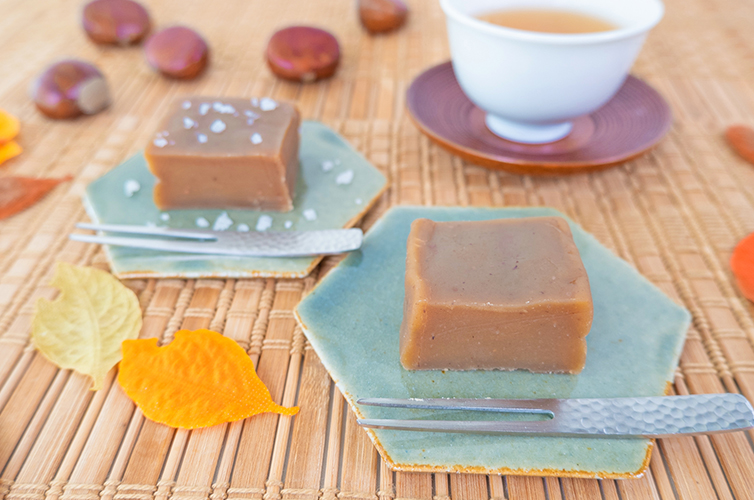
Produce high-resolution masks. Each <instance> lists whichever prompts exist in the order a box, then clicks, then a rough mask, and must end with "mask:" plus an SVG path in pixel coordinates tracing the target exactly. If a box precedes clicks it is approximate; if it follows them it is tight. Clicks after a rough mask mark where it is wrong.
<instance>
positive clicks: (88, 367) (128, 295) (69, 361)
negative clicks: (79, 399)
mask: <svg viewBox="0 0 754 500" xmlns="http://www.w3.org/2000/svg"><path fill="white" fill-rule="evenodd" d="M51 285H52V286H54V287H56V288H59V289H60V296H59V297H58V298H57V299H55V300H54V301H52V302H50V301H49V300H47V299H44V298H40V299H39V301H37V307H36V312H35V314H34V319H33V320H32V341H33V342H34V346H35V347H36V348H37V349H39V352H41V353H42V354H43V355H44V356H45V357H46V358H48V359H49V360H50V361H52V362H53V363H55V364H56V365H58V366H59V367H61V368H65V369H72V370H76V371H77V372H79V373H83V374H84V375H89V376H90V377H92V381H93V387H92V389H93V390H95V391H96V390H99V389H101V388H102V383H103V382H104V380H105V376H106V375H107V372H108V371H110V369H111V368H112V367H113V366H115V364H116V363H118V361H120V359H121V343H122V342H123V341H124V340H126V339H133V338H136V337H137V336H138V335H139V330H141V309H139V300H138V299H137V298H136V294H134V293H133V292H132V291H131V290H129V289H128V288H126V287H125V286H124V285H123V284H121V282H120V281H118V280H117V279H115V278H114V277H113V276H112V275H111V274H109V273H106V272H104V271H100V270H99V269H94V268H92V267H77V266H73V265H71V264H66V263H63V262H59V263H58V265H57V268H56V269H55V277H54V278H53V279H52V283H51Z"/></svg>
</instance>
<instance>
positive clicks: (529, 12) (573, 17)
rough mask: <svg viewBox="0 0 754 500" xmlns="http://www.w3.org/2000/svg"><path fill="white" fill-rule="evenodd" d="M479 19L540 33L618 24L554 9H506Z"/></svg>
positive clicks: (573, 31)
mask: <svg viewBox="0 0 754 500" xmlns="http://www.w3.org/2000/svg"><path fill="white" fill-rule="evenodd" d="M477 19H479V20H481V21H485V22H488V23H491V24H496V25H498V26H503V27H506V28H513V29H517V30H523V31H537V32H540V33H562V34H577V33H599V32H601V31H612V30H615V29H618V26H616V25H614V24H612V23H609V22H607V21H605V20H603V19H600V18H598V17H594V16H590V15H588V14H581V13H579V12H572V11H567V10H554V9H506V10H496V11H492V12H487V13H485V14H481V15H479V16H477Z"/></svg>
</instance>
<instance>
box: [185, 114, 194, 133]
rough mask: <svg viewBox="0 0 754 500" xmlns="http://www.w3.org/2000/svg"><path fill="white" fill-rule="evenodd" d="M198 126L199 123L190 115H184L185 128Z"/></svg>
mask: <svg viewBox="0 0 754 500" xmlns="http://www.w3.org/2000/svg"><path fill="white" fill-rule="evenodd" d="M196 126H197V123H196V122H195V121H194V120H192V119H191V118H189V117H188V116H184V117H183V128H185V129H186V130H188V129H190V128H194V127H196Z"/></svg>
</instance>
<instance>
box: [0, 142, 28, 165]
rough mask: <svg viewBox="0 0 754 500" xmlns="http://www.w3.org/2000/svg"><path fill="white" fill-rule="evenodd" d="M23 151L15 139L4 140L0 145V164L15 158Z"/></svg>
mask: <svg viewBox="0 0 754 500" xmlns="http://www.w3.org/2000/svg"><path fill="white" fill-rule="evenodd" d="M22 152H23V149H21V146H20V145H19V144H18V143H17V142H16V141H10V142H6V143H5V144H3V145H1V146H0V164H3V163H5V162H6V161H8V160H10V159H11V158H15V157H16V156H18V155H20V154H21V153H22Z"/></svg>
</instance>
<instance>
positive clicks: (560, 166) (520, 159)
mask: <svg viewBox="0 0 754 500" xmlns="http://www.w3.org/2000/svg"><path fill="white" fill-rule="evenodd" d="M406 106H407V107H408V111H409V114H410V115H411V118H413V120H414V123H416V125H417V126H418V127H419V129H420V130H421V131H422V132H424V133H425V134H427V135H428V136H429V137H430V139H432V140H433V141H435V142H436V143H438V144H439V145H440V146H442V147H443V148H445V149H447V150H448V151H450V152H451V153H454V154H457V155H458V156H460V157H462V158H464V159H466V160H469V161H471V162H473V163H476V164H479V165H483V166H485V167H490V168H496V169H500V170H507V171H509V172H513V173H516V174H526V175H559V174H575V173H582V172H589V171H594V170H601V169H604V168H607V167H610V166H613V165H617V164H619V163H623V162H625V161H628V160H630V159H632V158H635V157H637V156H639V155H641V154H642V153H644V152H646V151H647V150H649V149H650V148H652V147H653V146H654V145H655V144H657V143H658V142H659V141H660V139H662V138H663V137H664V136H665V134H666V133H667V132H668V130H669V129H670V125H671V124H672V122H673V116H672V114H671V112H670V107H669V106H668V104H667V102H665V99H663V98H662V96H661V95H660V94H659V93H657V91H656V90H654V89H653V88H652V87H650V86H649V85H648V84H646V83H644V82H643V81H642V80H639V79H638V78H636V77H634V76H629V77H628V78H627V79H626V82H625V83H624V84H623V87H621V89H620V90H619V91H618V93H617V94H616V95H615V97H613V98H612V99H611V100H610V101H609V102H608V103H607V104H605V105H604V106H603V107H602V108H600V109H598V110H597V111H595V112H594V113H592V114H591V115H587V116H582V117H580V118H577V119H576V120H574V122H573V130H572V131H571V133H570V134H569V135H568V136H567V137H565V138H563V139H561V140H559V141H556V142H551V143H549V144H521V143H517V142H512V141H507V140H505V139H502V138H500V137H498V136H496V135H495V134H493V133H492V132H490V131H489V129H487V126H486V125H485V123H484V111H482V110H481V109H479V108H478V107H476V105H474V103H472V102H471V101H470V100H469V98H468V97H466V95H465V94H464V93H463V91H462V90H461V87H460V86H459V85H458V81H456V77H455V74H454V73H453V67H452V66H451V63H450V62H446V63H443V64H439V65H437V66H434V67H432V68H430V69H428V70H427V71H425V72H424V73H422V74H421V75H419V76H418V77H417V78H416V79H415V80H414V81H413V83H412V84H411V87H409V89H408V92H407V95H406Z"/></svg>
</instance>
